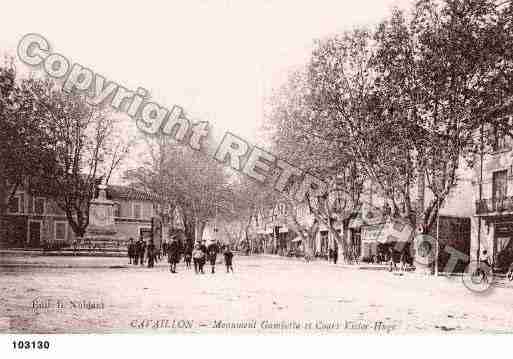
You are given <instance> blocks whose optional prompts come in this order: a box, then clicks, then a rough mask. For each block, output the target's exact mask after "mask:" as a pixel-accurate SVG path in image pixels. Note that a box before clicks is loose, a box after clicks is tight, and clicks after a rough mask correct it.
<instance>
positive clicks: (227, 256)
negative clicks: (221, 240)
mask: <svg viewBox="0 0 513 359" xmlns="http://www.w3.org/2000/svg"><path fill="white" fill-rule="evenodd" d="M223 255H224V264H225V265H226V273H230V270H231V271H232V273H233V265H232V260H233V252H232V251H231V250H230V246H228V245H227V246H226V249H225V251H224V254H223Z"/></svg>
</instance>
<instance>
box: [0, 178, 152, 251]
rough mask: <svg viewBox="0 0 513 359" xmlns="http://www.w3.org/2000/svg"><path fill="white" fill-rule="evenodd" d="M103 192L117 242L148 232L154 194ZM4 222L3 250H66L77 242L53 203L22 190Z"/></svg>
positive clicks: (110, 189)
mask: <svg viewBox="0 0 513 359" xmlns="http://www.w3.org/2000/svg"><path fill="white" fill-rule="evenodd" d="M106 192H107V198H108V199H109V200H110V201H112V202H113V203H114V209H113V211H114V212H113V217H114V231H115V235H114V237H115V238H116V239H117V240H120V241H126V240H128V239H129V238H134V239H135V238H138V237H139V236H141V235H143V236H145V235H147V234H148V233H151V230H152V218H153V217H155V213H156V212H155V203H156V200H155V197H154V196H153V195H151V194H149V193H145V192H142V191H138V190H134V189H131V188H129V187H124V186H108V187H107V190H106ZM90 222H91V220H90ZM3 223H4V226H5V228H6V238H2V239H1V242H2V246H4V247H17V248H40V247H45V246H51V247H66V246H69V245H70V244H71V243H73V242H74V241H75V239H76V236H75V234H74V232H73V230H72V228H71V226H70V224H69V223H68V220H67V218H66V214H65V213H64V211H63V210H62V209H60V208H59V206H58V205H57V204H56V203H55V201H54V200H52V199H51V198H47V197H44V196H40V195H37V194H31V193H30V192H29V191H27V190H25V189H20V190H18V191H17V192H16V194H15V195H14V197H13V198H12V200H11V201H10V203H9V206H8V209H7V213H6V215H5V216H4V218H3Z"/></svg>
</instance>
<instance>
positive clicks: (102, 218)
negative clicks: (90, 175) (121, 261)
mask: <svg viewBox="0 0 513 359" xmlns="http://www.w3.org/2000/svg"><path fill="white" fill-rule="evenodd" d="M106 188H107V186H105V185H100V186H98V189H99V194H98V198H95V199H94V200H92V201H91V206H90V210H89V226H87V230H86V234H85V237H84V240H83V242H82V244H81V247H85V249H89V250H95V251H96V250H98V251H126V243H125V241H124V240H123V239H122V238H120V237H118V236H116V233H117V231H116V225H115V223H114V202H112V201H111V200H109V199H107V194H106Z"/></svg>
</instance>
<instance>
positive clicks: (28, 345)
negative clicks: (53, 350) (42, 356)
mask: <svg viewBox="0 0 513 359" xmlns="http://www.w3.org/2000/svg"><path fill="white" fill-rule="evenodd" d="M12 345H13V348H14V349H23V350H25V349H50V342H49V341H48V340H32V341H30V340H13V342H12Z"/></svg>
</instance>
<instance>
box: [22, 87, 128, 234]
mask: <svg viewBox="0 0 513 359" xmlns="http://www.w3.org/2000/svg"><path fill="white" fill-rule="evenodd" d="M26 90H27V92H28V93H30V94H31V95H32V96H33V101H34V103H36V104H37V106H38V116H40V117H41V118H45V119H47V121H48V122H49V123H51V131H52V139H53V141H52V150H53V152H54V153H55V156H56V161H57V166H56V170H55V171H54V173H52V174H51V175H50V176H47V175H42V176H40V177H39V178H38V184H39V187H40V188H44V189H45V192H46V194H47V195H48V196H50V197H52V198H53V199H54V200H55V202H56V203H57V205H58V206H59V207H60V208H61V209H62V210H63V211H64V212H65V213H66V217H67V220H68V222H69V223H70V226H71V228H72V229H73V232H74V233H75V234H76V236H77V237H83V236H84V235H85V232H86V229H87V226H88V225H89V209H90V206H91V201H92V200H93V199H94V198H95V196H96V191H97V186H98V184H99V183H101V182H102V180H103V181H104V182H105V179H106V178H110V176H111V174H112V172H113V171H114V170H115V169H116V168H117V166H119V164H120V163H121V161H122V160H123V159H124V158H125V156H126V154H127V153H128V147H129V145H120V142H119V140H115V135H116V123H117V122H118V121H117V120H116V119H115V117H114V115H113V113H111V112H109V111H107V110H105V109H102V108H98V107H93V106H90V105H89V104H88V103H87V102H86V98H85V97H84V96H83V95H80V94H77V93H68V92H65V91H63V90H62V89H61V88H60V87H59V86H58V85H57V84H55V83H54V82H52V81H49V80H32V81H30V82H28V83H27V84H26ZM121 148H122V149H121ZM120 149H121V150H120Z"/></svg>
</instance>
